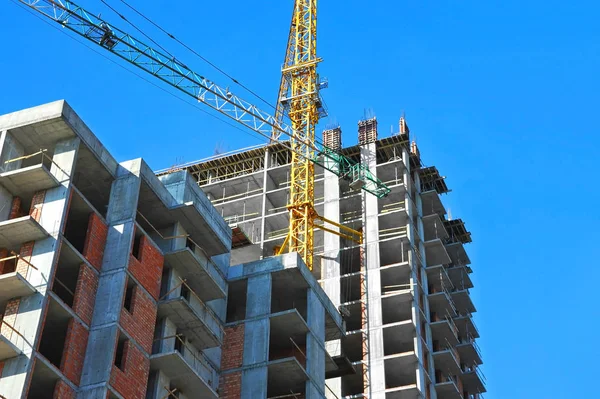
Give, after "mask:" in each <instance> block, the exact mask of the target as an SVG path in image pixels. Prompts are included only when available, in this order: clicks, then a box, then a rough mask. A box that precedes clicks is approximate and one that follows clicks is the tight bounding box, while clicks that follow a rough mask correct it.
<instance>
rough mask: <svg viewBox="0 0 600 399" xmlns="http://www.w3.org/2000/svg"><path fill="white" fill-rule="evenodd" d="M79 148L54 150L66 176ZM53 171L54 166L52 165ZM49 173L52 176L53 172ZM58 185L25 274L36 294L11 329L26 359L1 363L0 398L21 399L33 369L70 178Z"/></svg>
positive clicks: (73, 143) (73, 142)
mask: <svg viewBox="0 0 600 399" xmlns="http://www.w3.org/2000/svg"><path fill="white" fill-rule="evenodd" d="M79 144H80V140H79V139H78V138H74V139H68V140H65V141H61V142H59V143H58V144H57V145H56V148H55V150H54V154H55V155H54V159H55V162H56V163H57V164H58V166H59V167H60V168H61V169H63V170H64V171H65V172H66V173H67V174H69V175H71V174H72V173H71V172H72V170H73V167H74V165H75V160H76V159H77V153H78V150H79ZM8 159H10V158H8ZM54 167H55V165H53V168H54ZM52 172H53V173H54V171H53V170H52ZM61 181H62V182H61V184H60V185H59V186H58V187H55V188H52V189H50V190H47V191H46V194H45V197H44V203H43V205H42V213H41V217H40V220H39V223H40V225H41V226H42V227H44V229H46V231H47V232H48V233H50V234H51V236H50V237H48V238H45V239H43V240H39V241H36V242H35V245H34V247H33V251H32V254H31V259H30V262H31V263H32V264H33V265H35V267H36V268H37V269H38V270H33V269H31V268H30V269H29V271H28V273H27V280H28V281H29V283H30V284H31V285H33V286H34V287H36V288H37V290H38V291H37V292H36V293H35V294H34V295H30V296H27V297H23V298H21V301H20V303H19V310H18V313H17V317H16V319H15V322H14V324H13V327H14V328H15V329H16V330H17V331H19V332H20V333H21V334H22V335H23V337H24V338H25V339H24V340H23V339H22V338H21V337H19V336H14V337H13V338H12V339H11V341H12V342H13V344H15V345H16V346H17V347H18V348H19V349H20V350H21V351H22V352H23V353H24V354H25V356H19V357H16V358H13V359H10V360H7V361H6V362H5V363H4V369H3V373H2V375H3V378H0V394H1V395H3V396H6V397H7V398H17V397H20V395H21V392H22V391H23V387H24V384H25V378H26V376H27V374H26V373H27V372H29V371H30V370H31V368H32V367H33V364H32V363H31V362H30V359H31V353H32V350H33V348H32V345H34V346H35V345H37V341H36V335H37V332H38V329H39V326H40V321H41V317H42V310H43V308H44V306H45V305H46V303H47V297H46V296H45V294H46V292H47V289H48V281H50V276H52V273H53V267H54V265H55V263H56V262H55V261H56V257H57V256H58V251H57V249H58V243H59V241H58V235H59V232H60V230H61V227H62V226H63V224H64V222H65V215H66V213H67V204H68V202H69V192H70V186H71V181H70V179H69V178H66V180H65V178H63V179H61ZM40 338H41V334H40V335H39V336H37V339H38V340H39V339H40Z"/></svg>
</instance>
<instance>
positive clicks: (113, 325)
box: [77, 159, 142, 399]
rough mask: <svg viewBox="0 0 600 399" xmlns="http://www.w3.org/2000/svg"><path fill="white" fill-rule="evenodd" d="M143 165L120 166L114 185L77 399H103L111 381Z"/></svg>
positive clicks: (129, 164)
mask: <svg viewBox="0 0 600 399" xmlns="http://www.w3.org/2000/svg"><path fill="white" fill-rule="evenodd" d="M141 162H142V161H141V159H137V160H133V161H128V162H123V163H122V164H120V166H119V169H118V172H117V179H116V180H115V181H114V182H113V184H112V188H111V192H110V200H109V204H108V214H107V217H106V220H107V222H108V227H109V229H108V237H107V239H106V247H105V250H104V258H103V260H102V269H101V272H100V280H99V283H98V291H97V294H96V304H95V307H94V316H93V319H92V325H91V328H90V336H89V340H88V346H87V351H86V353H87V355H86V357H85V361H84V363H83V372H82V376H81V384H80V392H79V394H78V395H77V398H78V399H96V398H98V399H99V398H104V397H105V396H106V392H107V391H106V385H107V384H108V383H109V381H110V372H111V370H112V365H113V364H112V363H113V358H114V347H115V342H116V339H117V335H118V328H117V322H118V320H119V317H120V314H121V307H122V303H123V295H124V293H125V284H126V281H127V265H128V263H129V254H130V252H131V246H132V244H133V235H134V234H133V233H134V228H135V216H136V211H137V204H138V199H139V192H140V186H141V178H140V169H141ZM99 386H100V388H99ZM102 395H104V396H102Z"/></svg>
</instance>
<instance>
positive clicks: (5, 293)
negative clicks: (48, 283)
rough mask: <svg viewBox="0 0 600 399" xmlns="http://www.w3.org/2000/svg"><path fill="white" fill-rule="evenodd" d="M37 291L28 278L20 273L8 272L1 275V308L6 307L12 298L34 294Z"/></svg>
mask: <svg viewBox="0 0 600 399" xmlns="http://www.w3.org/2000/svg"><path fill="white" fill-rule="evenodd" d="M35 292H36V289H35V287H33V286H32V285H31V284H29V282H28V281H27V279H26V278H25V277H24V276H22V275H21V274H20V273H17V272H14V273H7V274H2V275H0V309H4V305H6V302H8V300H10V299H12V298H20V297H24V296H29V295H32V294H34V293H35Z"/></svg>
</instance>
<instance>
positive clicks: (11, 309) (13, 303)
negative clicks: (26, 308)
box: [0, 298, 21, 338]
mask: <svg viewBox="0 0 600 399" xmlns="http://www.w3.org/2000/svg"><path fill="white" fill-rule="evenodd" d="M20 303H21V299H20V298H18V299H11V300H10V301H8V303H7V304H6V309H5V310H4V316H3V317H2V321H3V323H2V325H1V326H0V334H2V335H4V336H5V337H9V338H10V337H11V336H12V334H15V332H14V331H13V330H12V328H10V327H8V326H7V325H6V324H8V325H9V326H14V325H15V321H16V320H17V313H18V312H19V304H20Z"/></svg>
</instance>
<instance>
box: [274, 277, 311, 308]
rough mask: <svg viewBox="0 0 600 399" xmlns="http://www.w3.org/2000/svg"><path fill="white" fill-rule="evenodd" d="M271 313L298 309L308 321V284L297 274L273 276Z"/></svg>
mask: <svg viewBox="0 0 600 399" xmlns="http://www.w3.org/2000/svg"><path fill="white" fill-rule="evenodd" d="M271 284H272V288H271V313H277V312H282V311H284V310H290V309H296V310H297V311H298V313H300V316H302V318H303V319H304V320H306V311H307V300H308V298H307V296H308V283H307V282H306V280H304V279H303V278H302V277H301V276H300V275H299V274H297V273H288V272H279V273H273V274H272V283H271Z"/></svg>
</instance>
